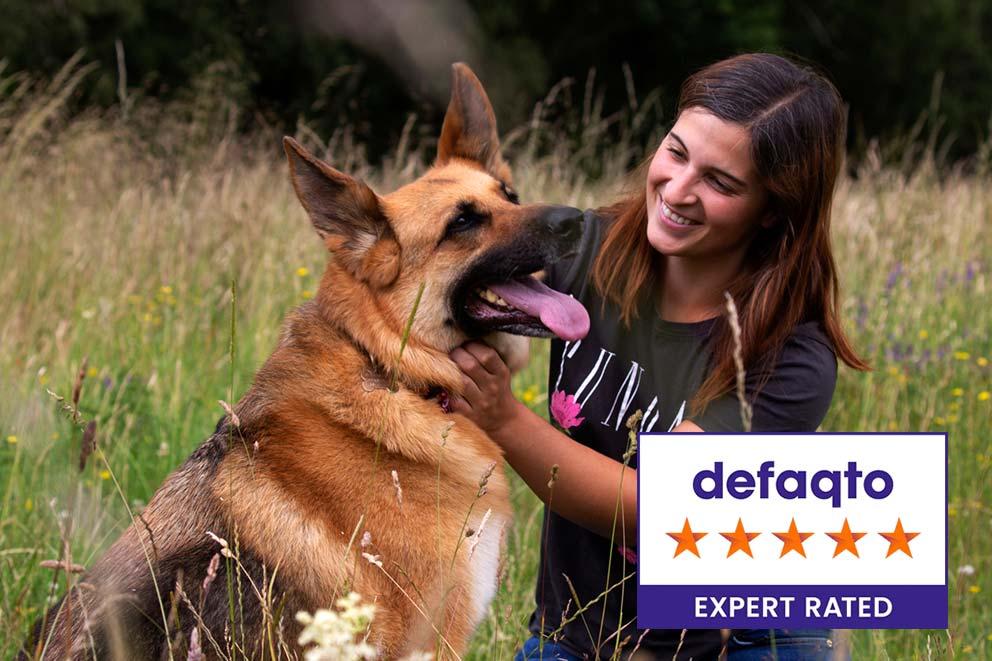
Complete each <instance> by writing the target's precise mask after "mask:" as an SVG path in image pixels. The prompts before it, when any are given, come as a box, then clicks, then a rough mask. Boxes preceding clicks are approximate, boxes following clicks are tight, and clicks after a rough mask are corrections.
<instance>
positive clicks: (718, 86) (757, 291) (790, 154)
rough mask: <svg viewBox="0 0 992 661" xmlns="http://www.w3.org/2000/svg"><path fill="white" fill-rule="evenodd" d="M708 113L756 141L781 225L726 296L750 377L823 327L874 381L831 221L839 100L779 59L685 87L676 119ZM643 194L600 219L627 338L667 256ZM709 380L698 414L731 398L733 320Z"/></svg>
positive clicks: (606, 279)
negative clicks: (851, 316) (850, 335)
mask: <svg viewBox="0 0 992 661" xmlns="http://www.w3.org/2000/svg"><path fill="white" fill-rule="evenodd" d="M687 108H701V109H704V110H706V111H708V112H710V113H712V114H713V115H715V116H717V117H719V118H720V119H722V120H724V121H726V122H732V123H734V124H737V125H740V126H743V127H744V128H746V129H747V130H748V132H749V134H750V139H751V159H752V161H753V163H754V166H755V168H756V170H757V172H758V176H759V178H760V179H761V181H762V184H763V185H764V186H765V189H766V190H767V191H768V199H769V202H768V203H769V205H770V207H769V210H770V211H771V212H772V213H773V214H774V217H775V219H776V222H775V223H774V224H773V225H772V226H771V227H770V228H768V229H762V230H761V231H760V232H759V234H758V235H757V236H756V237H755V239H754V240H753V241H752V243H751V245H750V247H749V249H748V255H747V257H746V267H745V268H744V269H743V271H742V273H741V274H740V275H739V276H738V277H737V279H736V280H735V281H734V282H732V283H731V284H730V286H729V288H728V290H729V292H730V294H731V295H732V296H733V297H734V301H735V302H736V304H737V308H738V311H739V321H740V326H741V345H742V346H741V349H742V354H743V359H744V366H745V369H746V370H751V369H755V368H758V367H760V366H763V365H764V362H765V361H768V360H770V359H774V358H776V357H777V355H778V354H779V352H780V351H781V349H782V347H783V346H784V345H785V342H786V340H787V339H788V337H789V335H790V334H791V333H792V331H793V329H794V328H795V326H796V325H797V324H799V323H802V322H805V321H818V322H820V324H821V325H822V327H823V330H824V332H825V333H826V335H827V337H828V338H829V339H830V341H831V343H832V344H833V349H834V352H835V353H836V355H837V357H838V358H840V360H842V361H843V362H844V363H845V364H847V365H848V366H850V367H853V368H855V369H859V370H866V369H869V368H868V364H867V363H866V362H865V361H864V360H862V359H861V358H860V357H859V356H858V355H857V353H855V351H854V349H853V347H852V346H851V344H850V342H849V341H848V340H847V338H846V337H845V335H844V331H843V330H842V328H841V324H840V321H839V316H840V301H839V296H838V283H837V269H836V266H835V264H834V258H833V254H832V253H831V248H830V211H831V203H832V199H833V193H834V185H835V183H836V181H837V177H838V174H839V172H840V167H841V163H842V160H843V155H844V151H843V150H844V135H845V112H844V107H843V102H842V101H841V98H840V94H839V93H838V92H837V89H836V88H835V87H834V86H833V84H831V83H830V82H829V81H828V80H827V79H826V78H824V77H823V76H822V75H820V74H818V73H817V72H816V71H814V70H813V69H812V68H810V67H808V66H804V65H800V64H797V63H795V62H793V61H791V60H788V59H786V58H784V57H780V56H778V55H771V54H767V53H753V54H746V55H738V56H736V57H732V58H729V59H726V60H723V61H720V62H717V63H716V64H712V65H710V66H708V67H706V68H704V69H702V70H700V71H698V72H697V73H695V74H693V75H692V76H691V77H689V79H688V80H686V81H685V83H684V84H683V85H682V91H681V94H680V95H679V105H678V112H679V113H681V112H682V111H683V110H686V109H687ZM646 170H647V163H645V164H643V165H642V166H641V167H640V168H638V170H637V171H636V172H635V176H636V177H637V180H635V181H636V185H637V188H636V191H637V192H636V193H634V192H632V193H631V194H629V195H628V196H627V197H626V198H625V199H623V200H622V201H620V202H618V203H616V204H614V205H613V206H610V207H606V208H604V209H602V210H601V212H602V213H603V215H604V217H605V218H606V219H607V220H606V222H607V223H608V226H607V228H606V230H605V232H606V233H605V236H604V239H603V245H602V247H601V248H600V250H599V254H598V255H597V256H596V260H595V262H594V263H593V267H592V282H593V285H594V286H595V287H596V289H597V291H598V292H599V293H600V295H601V296H602V297H603V299H604V301H605V300H609V301H612V302H613V303H615V304H616V305H617V306H618V307H619V308H620V313H621V319H622V320H623V322H624V324H625V325H627V326H628V327H629V325H630V322H631V320H632V319H633V318H636V317H637V316H638V308H639V307H640V305H641V304H642V303H643V302H644V300H645V298H646V297H648V296H651V295H652V294H651V293H652V292H655V291H656V290H657V287H658V286H659V285H660V278H661V272H662V265H663V260H664V259H665V258H664V255H661V254H660V253H658V252H657V251H656V250H655V249H654V248H653V247H652V246H651V245H650V244H649V243H648V240H647V220H648V219H647V203H646V198H645V193H644V180H645V176H646ZM709 342H710V348H711V351H712V359H711V362H710V370H709V372H708V375H707V377H706V379H705V381H704V382H703V384H702V386H701V387H700V389H699V392H697V393H696V395H695V397H694V399H693V401H692V409H693V411H694V412H695V413H699V412H700V411H702V410H703V409H705V408H706V406H707V405H708V404H709V403H710V402H711V401H713V400H714V399H715V398H717V397H719V396H720V395H722V394H724V393H726V392H729V391H731V390H732V388H733V385H734V379H735V376H736V368H735V366H734V358H733V349H734V344H733V337H732V334H731V330H730V324H729V322H728V320H727V318H726V317H725V316H721V317H719V318H718V319H717V320H716V321H715V322H714V325H713V329H712V331H711V335H710V339H709Z"/></svg>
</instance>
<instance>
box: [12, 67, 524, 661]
mask: <svg viewBox="0 0 992 661" xmlns="http://www.w3.org/2000/svg"><path fill="white" fill-rule="evenodd" d="M286 152H287V155H288V157H289V163H290V169H291V174H292V180H293V185H294V187H295V189H296V192H297V194H298V196H299V198H300V201H301V202H302V204H303V206H304V207H305V209H306V210H307V212H308V213H309V215H310V218H311V220H312V222H313V225H314V227H315V229H316V230H317V233H318V234H319V235H320V236H321V238H322V239H323V241H324V243H325V245H326V246H327V249H328V251H329V252H330V253H331V254H332V258H331V259H330V261H329V263H328V265H327V268H326V271H325V273H324V275H323V278H322V280H321V284H320V287H319V289H318V291H317V294H316V296H315V298H314V300H313V301H310V302H308V303H306V304H304V305H303V306H301V307H300V308H298V309H297V310H296V311H294V312H293V313H291V314H290V315H289V317H288V319H287V321H286V323H285V326H284V329H283V332H282V335H281V338H280V340H279V343H278V346H277V348H276V349H275V351H274V353H273V354H272V356H271V357H270V358H269V359H268V360H267V361H266V363H265V364H264V366H263V367H262V368H261V369H260V370H259V372H258V373H257V375H256V376H255V379H254V383H253V385H252V386H251V388H250V389H249V390H248V392H247V393H246V394H245V395H244V397H243V398H242V399H241V401H240V402H239V403H238V404H237V406H236V407H235V412H236V414H237V416H238V419H239V424H237V425H235V423H234V421H233V420H232V419H231V418H226V419H225V420H224V421H222V423H221V424H220V425H219V426H218V429H217V431H216V432H215V434H214V435H213V436H212V437H211V438H210V439H209V440H208V441H207V442H206V443H204V444H203V445H202V446H201V447H200V449H198V450H197V451H196V452H195V453H194V454H193V455H192V456H191V457H190V458H189V459H188V460H187V462H186V463H185V464H183V466H181V467H180V468H179V469H177V470H176V472H174V473H173V474H172V475H171V476H170V477H169V478H168V479H167V480H166V482H165V483H164V484H163V486H162V487H161V488H160V489H159V490H158V492H157V493H156V494H155V496H154V497H153V498H152V500H151V502H150V503H149V504H148V506H147V508H146V509H145V511H144V513H143V515H142V520H141V521H139V522H137V523H136V524H135V525H134V526H132V527H131V528H129V529H128V530H127V531H126V532H125V533H124V534H123V536H122V537H121V538H120V539H119V540H118V541H117V542H116V543H115V544H114V545H113V546H112V547H111V548H110V550H109V551H108V552H107V553H106V554H105V555H104V556H103V557H102V558H101V559H100V560H99V561H98V562H97V563H96V564H95V565H94V566H93V568H92V569H91V570H90V571H89V572H88V573H87V574H86V576H85V577H84V579H83V584H84V586H86V587H83V588H78V589H75V590H73V591H72V592H71V593H70V594H69V595H68V596H67V598H65V599H64V600H63V601H62V603H61V604H60V605H59V606H57V607H55V608H53V609H52V610H51V611H50V612H49V614H48V615H47V617H46V620H45V621H44V622H43V623H42V624H41V626H40V627H39V628H38V630H37V631H36V634H35V638H34V641H33V642H32V643H30V644H29V646H28V647H26V649H25V653H26V655H27V656H29V657H30V656H33V655H36V654H37V653H38V652H39V651H40V650H42V649H44V650H45V653H44V658H46V659H62V658H65V657H66V656H72V657H74V658H90V656H91V653H92V652H91V647H92V649H93V650H96V654H97V656H100V655H101V654H103V655H107V656H116V657H117V658H159V657H162V656H163V655H164V654H165V653H166V646H167V645H168V644H169V643H166V642H165V637H164V635H163V629H164V628H165V623H164V622H163V620H168V621H169V626H170V630H169V632H168V633H169V639H170V640H171V641H173V642H175V641H179V642H180V647H179V652H180V653H181V651H182V649H183V647H182V646H183V645H185V644H188V641H189V635H190V631H191V628H192V627H193V626H194V625H195V616H194V615H193V613H192V612H191V611H190V609H189V605H188V604H186V602H185V601H183V600H182V599H179V607H178V610H179V614H180V617H179V618H178V620H176V618H174V617H169V616H168V611H169V610H170V597H169V595H170V594H171V595H172V597H173V598H176V595H177V593H176V592H175V587H176V585H181V586H182V588H183V591H184V592H185V594H186V595H187V596H188V598H189V601H190V603H191V604H192V605H193V606H196V605H197V604H198V603H200V602H201V600H202V601H205V605H204V606H203V607H202V608H203V612H202V613H199V616H200V617H202V619H203V622H204V624H205V625H206V626H207V628H211V630H212V634H213V638H214V639H215V640H217V641H221V642H220V645H221V647H224V645H225V644H224V642H223V641H224V630H225V627H230V628H231V629H233V630H231V631H229V635H230V636H231V638H232V639H233V640H234V641H235V643H236V644H240V643H241V642H242V641H244V642H245V645H246V649H245V650H243V651H244V653H245V654H246V655H247V656H249V657H255V656H258V657H261V656H265V655H266V654H267V653H268V649H267V648H266V646H265V645H264V644H263V641H265V640H271V639H272V631H271V628H272V627H273V626H276V625H278V623H275V624H274V623H273V622H272V621H271V620H272V615H273V613H272V612H267V611H266V610H265V609H264V608H262V606H261V604H260V603H256V604H254V605H252V604H251V602H259V601H260V600H259V599H258V597H257V595H255V594H253V591H252V590H251V589H249V588H248V587H247V584H248V580H247V579H248V577H250V578H251V579H252V580H253V581H254V583H255V585H256V586H262V587H264V586H265V585H266V581H267V580H269V581H271V580H272V579H273V575H274V576H275V579H274V582H273V583H272V585H273V586H274V588H273V590H272V592H271V593H270V594H269V595H268V597H269V599H270V603H271V604H273V605H275V606H278V607H279V608H280V609H281V610H280V612H281V613H282V622H281V626H282V627H283V628H284V629H285V631H284V638H285V640H287V641H289V643H290V644H295V641H296V636H297V635H298V627H297V625H296V623H295V621H294V619H293V615H294V614H295V612H296V611H297V610H298V609H306V610H309V611H313V610H315V609H318V608H327V607H330V606H331V605H332V603H333V600H334V597H335V596H336V595H337V596H342V595H343V594H344V593H345V591H346V590H348V589H353V590H355V591H357V592H358V593H360V594H361V595H362V597H363V598H364V599H365V600H366V601H368V602H372V603H374V604H375V608H376V615H375V618H374V621H373V624H372V627H371V631H370V634H369V637H368V640H369V642H370V643H372V644H374V645H376V646H377V647H378V648H379V650H380V652H381V654H382V656H383V657H384V658H394V657H398V656H401V655H404V654H407V653H409V652H411V651H414V650H429V651H435V650H440V651H441V652H442V655H444V656H453V655H454V654H460V653H461V652H463V651H464V650H465V649H466V646H467V644H468V641H469V638H470V636H471V634H472V632H473V629H474V628H475V626H476V625H477V624H478V622H479V619H480V617H481V615H482V614H483V613H484V612H485V609H486V607H487V601H488V598H489V597H491V596H492V593H493V592H494V590H495V582H496V580H497V576H496V554H497V553H498V550H499V544H498V543H495V540H498V539H499V538H500V536H501V535H502V533H503V529H504V528H505V526H506V525H507V524H508V522H509V521H510V517H511V511H510V504H509V493H508V485H507V480H506V477H505V474H504V469H503V462H502V453H501V451H500V449H499V447H498V446H496V445H495V444H494V443H493V442H492V441H491V440H490V439H489V438H488V437H487V436H486V434H485V433H483V432H482V431H481V430H480V429H479V428H478V427H477V426H476V425H475V424H473V423H472V422H471V421H470V420H469V419H467V418H465V417H463V416H461V415H456V414H448V413H445V412H444V411H443V410H442V409H441V407H440V406H439V405H438V403H437V402H436V401H434V400H433V399H427V398H425V396H424V395H425V393H426V392H427V391H428V390H429V389H431V388H435V389H436V388H438V387H440V388H443V389H445V390H447V391H448V392H449V393H451V394H453V395H457V394H458V393H459V392H461V390H462V387H463V376H462V374H461V372H460V371H459V370H458V368H457V367H456V366H455V364H454V363H453V362H452V361H451V360H450V359H449V358H448V352H449V351H450V350H451V349H452V348H454V347H455V346H457V345H459V344H460V343H462V342H464V341H465V340H466V339H467V336H466V334H465V332H464V331H463V330H461V329H460V328H459V326H458V325H457V324H454V323H452V321H451V319H450V318H449V317H450V314H449V311H448V309H447V308H446V306H447V305H448V302H449V299H450V297H451V291H450V289H451V286H452V283H453V282H455V281H456V280H457V279H458V278H459V277H461V276H462V275H464V273H465V269H466V265H467V264H468V263H470V262H471V261H472V260H474V259H477V258H478V257H479V256H480V255H485V254H486V253H487V251H492V250H493V249H494V247H497V246H503V245H508V244H510V243H511V242H512V241H513V240H514V237H515V236H517V235H518V234H519V233H520V232H521V228H523V227H524V226H525V225H526V224H527V223H531V222H533V220H534V218H535V214H537V213H538V212H539V211H540V209H541V208H542V207H536V206H520V205H517V204H514V203H513V202H512V201H511V200H510V199H508V194H507V192H506V191H507V189H506V186H508V185H510V184H511V181H510V171H509V169H508V167H507V165H506V163H505V162H504V161H503V159H502V157H501V156H500V153H499V141H498V138H497V134H496V125H495V119H494V117H493V112H492V108H491V107H490V105H489V102H488V99H487V98H486V95H485V92H484V91H483V89H482V87H481V85H480V84H479V82H478V80H477V79H476V78H475V76H474V75H473V74H472V73H471V71H469V70H468V68H467V67H465V66H463V65H456V66H455V69H454V87H453V92H452V101H451V105H450V106H449V109H448V113H447V115H446V118H445V123H444V127H443V129H442V135H441V138H440V141H439V147H438V158H437V162H436V164H435V165H434V167H432V168H431V169H430V170H429V171H428V172H427V173H426V174H425V175H424V176H423V177H421V178H420V179H418V180H416V181H414V182H413V183H410V184H409V185H406V186H404V187H402V188H400V189H399V190H397V191H395V192H393V193H391V194H388V195H385V196H382V197H379V196H377V195H376V194H375V193H373V192H372V190H371V189H369V188H368V187H367V186H366V185H365V184H363V183H361V182H359V181H357V180H355V179H352V178H351V177H349V176H347V175H344V174H342V173H340V172H338V171H336V170H334V169H333V168H331V167H330V166H328V165H326V164H325V163H323V162H321V161H319V160H318V159H316V158H315V157H313V156H312V155H310V154H309V153H308V152H306V151H305V150H304V149H303V148H302V147H301V146H299V145H298V144H297V143H295V142H294V141H292V140H290V139H287V140H286ZM466 199H470V200H472V201H473V202H474V203H475V204H476V205H477V206H479V207H481V208H484V210H485V211H486V213H488V214H489V217H490V222H489V224H488V226H487V227H486V228H485V231H484V232H479V233H476V234H474V235H472V236H471V237H467V238H466V237H463V236H458V237H455V238H454V239H451V240H444V239H443V238H442V237H444V231H445V222H446V219H447V218H449V217H450V216H451V214H452V209H454V208H456V207H457V205H458V204H459V202H460V201H462V200H466ZM421 283H423V284H424V292H423V297H422V299H421V303H420V306H419V308H418V309H417V313H416V316H415V321H414V322H413V325H412V329H411V332H410V333H409V340H408V342H407V344H406V345H405V347H404V348H403V350H402V352H401V344H402V343H403V336H404V327H405V325H406V324H407V319H408V318H409V315H410V313H411V310H412V309H413V307H414V302H415V300H416V297H417V293H418V290H419V288H420V286H421ZM487 340H488V341H489V342H490V343H491V344H493V345H494V346H496V347H497V348H498V349H499V350H500V351H501V353H502V354H503V356H504V357H505V359H506V360H507V361H508V362H509V363H510V364H511V365H517V366H519V365H521V364H522V363H523V362H524V361H525V360H526V344H525V342H526V340H523V338H519V337H515V336H510V335H507V334H504V333H494V334H492V335H490V336H488V337H487ZM442 438H446V441H445V442H444V443H443V444H442ZM392 471H396V474H397V476H398V478H399V482H400V485H401V488H402V502H400V500H399V498H398V495H397V490H396V488H395V485H394V483H393V478H392V477H391V472H392ZM487 473H491V475H490V476H489V478H488V484H487V485H486V487H485V489H483V490H482V491H483V493H482V494H481V495H480V480H481V479H482V478H483V476H484V475H486V474H487ZM487 510H488V511H489V512H490V514H489V518H488V523H487V524H486V528H485V529H484V530H483V531H482V532H481V535H482V537H480V539H479V542H480V543H479V547H478V548H476V549H475V551H474V553H477V554H478V555H474V556H473V557H470V552H469V549H470V548H472V547H473V544H472V543H471V542H470V541H468V540H465V538H464V537H465V530H464V529H463V525H464V522H465V519H466V516H468V522H467V526H466V527H467V528H468V529H471V530H474V531H478V530H479V526H480V524H481V522H482V519H483V517H484V516H485V513H486V512H487ZM470 512H471V515H469V513H470ZM207 531H211V532H213V533H215V534H216V535H218V536H219V537H222V538H225V539H226V540H227V541H228V542H229V544H230V546H231V548H232V549H235V550H236V552H237V553H239V557H240V558H241V560H242V565H243V570H242V571H243V574H242V578H243V579H244V580H241V581H240V583H238V582H237V580H238V579H237V577H235V576H233V574H232V576H231V578H232V580H234V582H235V584H236V585H238V584H240V585H242V588H241V589H242V594H241V595H239V596H238V604H239V605H238V609H239V613H238V616H237V617H236V618H235V620H236V621H235V623H234V624H233V625H232V624H231V623H230V622H228V617H227V615H228V594H227V586H226V578H227V574H226V572H227V571H236V569H235V570H231V569H228V566H229V565H228V563H224V562H222V563H221V566H220V573H219V575H218V577H217V579H216V580H215V581H214V584H213V586H212V587H211V588H210V590H209V591H208V592H207V593H206V597H205V598H204V596H203V594H202V590H203V588H202V585H203V582H204V577H205V572H206V568H207V565H208V563H209V560H210V558H211V557H212V555H213V554H214V553H216V552H217V551H219V549H220V547H219V546H218V544H217V542H215V541H214V540H213V539H211V538H210V537H208V536H207V535H206V533H207ZM366 531H367V532H368V533H369V535H370V537H371V544H370V545H367V546H362V545H361V544H360V543H359V540H361V538H362V536H363V533H365V532H366ZM476 534H478V533H476ZM485 536H489V537H488V541H487V543H482V542H483V541H484V540H486V539H487V538H486V537H485ZM362 553H369V554H371V555H374V556H377V557H378V558H379V559H380V561H381V563H382V566H381V567H379V566H377V565H376V564H373V563H371V562H369V561H367V559H366V558H365V557H363V556H362ZM153 574H154V580H153ZM156 584H157V593H156V591H155V590H154V588H155V585H156ZM160 599H161V600H162V601H161V602H160V601H159V600H160ZM160 603H161V605H160ZM163 611H164V612H165V613H166V617H165V618H163ZM265 627H269V630H268V632H267V631H266V629H265ZM204 634H205V632H201V633H200V634H199V636H200V641H201V645H202V646H203V650H204V652H205V653H206V654H207V656H208V657H212V656H217V655H216V654H215V650H214V648H213V647H212V645H211V644H208V642H207V637H206V636H205V635H204ZM267 635H268V638H266V636H267ZM184 641H185V642H184ZM100 658H104V657H102V656H101V657H100Z"/></svg>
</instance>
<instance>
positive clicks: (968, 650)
mask: <svg viewBox="0 0 992 661" xmlns="http://www.w3.org/2000/svg"><path fill="white" fill-rule="evenodd" d="M974 651H975V648H974V647H972V646H971V645H965V646H964V647H962V648H961V653H962V654H971V653H972V652H974Z"/></svg>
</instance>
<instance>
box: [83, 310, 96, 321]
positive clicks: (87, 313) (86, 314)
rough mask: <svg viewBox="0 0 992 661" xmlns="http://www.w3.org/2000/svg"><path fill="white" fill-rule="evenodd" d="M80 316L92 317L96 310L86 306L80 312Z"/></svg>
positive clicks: (84, 317)
mask: <svg viewBox="0 0 992 661" xmlns="http://www.w3.org/2000/svg"><path fill="white" fill-rule="evenodd" d="M80 316H81V317H82V318H83V319H92V318H93V317H95V316H96V310H94V309H93V308H86V309H85V310H83V311H82V312H81V313H80Z"/></svg>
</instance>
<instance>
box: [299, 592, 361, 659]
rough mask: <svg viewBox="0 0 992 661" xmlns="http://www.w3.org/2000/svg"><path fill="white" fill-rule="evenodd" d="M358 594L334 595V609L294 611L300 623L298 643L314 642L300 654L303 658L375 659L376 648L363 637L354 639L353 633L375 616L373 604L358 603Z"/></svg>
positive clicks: (359, 632)
mask: <svg viewBox="0 0 992 661" xmlns="http://www.w3.org/2000/svg"><path fill="white" fill-rule="evenodd" d="M360 601H361V597H360V596H359V595H358V594H357V593H355V592H352V593H350V594H348V596H346V597H342V598H341V599H338V600H337V602H336V603H335V606H336V610H329V609H323V608H322V609H318V610H317V611H316V612H314V614H313V615H311V614H310V613H307V612H306V611H300V612H298V613H297V614H296V621H297V622H299V623H300V624H302V625H303V631H301V632H300V637H299V639H298V640H299V643H300V645H307V644H310V643H314V644H315V645H316V646H315V647H312V648H310V649H308V650H307V651H306V653H305V656H304V658H305V659H306V660H307V661H324V660H328V661H329V660H330V659H375V658H378V651H377V650H376V649H375V647H373V646H372V645H370V644H369V643H368V642H367V641H366V640H364V639H360V640H358V642H356V640H355V639H356V634H358V635H360V634H363V633H365V632H366V631H367V630H368V627H369V624H370V623H371V622H372V618H373V617H374V616H375V606H373V605H372V604H360V603H359V602H360Z"/></svg>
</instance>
